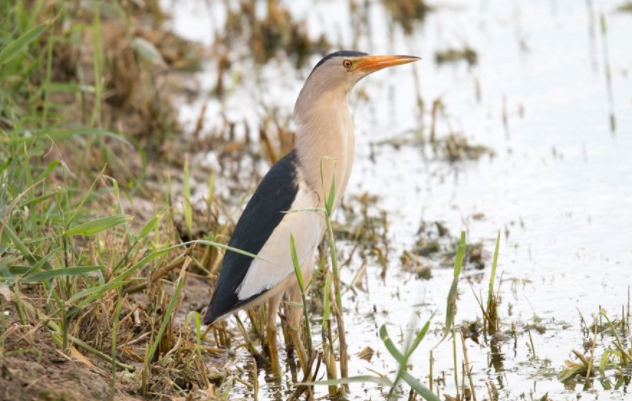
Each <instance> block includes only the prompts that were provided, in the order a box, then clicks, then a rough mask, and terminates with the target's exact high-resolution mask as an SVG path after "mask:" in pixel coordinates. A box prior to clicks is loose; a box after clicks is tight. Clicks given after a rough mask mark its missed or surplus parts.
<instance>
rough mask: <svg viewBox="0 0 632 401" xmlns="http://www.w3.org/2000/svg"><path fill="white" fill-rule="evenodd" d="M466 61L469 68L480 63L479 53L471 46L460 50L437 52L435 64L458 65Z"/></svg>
mask: <svg viewBox="0 0 632 401" xmlns="http://www.w3.org/2000/svg"><path fill="white" fill-rule="evenodd" d="M462 61H465V62H466V63H467V65H468V66H469V67H473V66H475V65H476V63H477V62H478V53H477V52H476V51H475V50H474V49H472V48H471V47H469V46H463V47H462V48H460V49H454V48H448V49H444V50H437V51H436V52H435V62H436V63H437V65H439V66H442V65H445V64H457V63H460V62H462Z"/></svg>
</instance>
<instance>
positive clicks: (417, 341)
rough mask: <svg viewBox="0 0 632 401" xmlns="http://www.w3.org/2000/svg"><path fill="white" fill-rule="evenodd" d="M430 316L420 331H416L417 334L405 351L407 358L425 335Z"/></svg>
mask: <svg viewBox="0 0 632 401" xmlns="http://www.w3.org/2000/svg"><path fill="white" fill-rule="evenodd" d="M432 316H434V313H433V314H432ZM432 316H430V319H428V321H427V322H426V324H425V325H424V327H423V328H422V329H421V331H420V332H419V333H417V336H416V337H415V340H414V341H413V343H412V345H411V346H410V348H409V349H408V350H407V351H406V357H407V358H409V357H410V356H411V355H412V354H413V352H415V350H416V349H417V347H418V346H419V344H420V343H421V341H422V340H423V339H424V337H426V334H427V333H428V329H430V320H432Z"/></svg>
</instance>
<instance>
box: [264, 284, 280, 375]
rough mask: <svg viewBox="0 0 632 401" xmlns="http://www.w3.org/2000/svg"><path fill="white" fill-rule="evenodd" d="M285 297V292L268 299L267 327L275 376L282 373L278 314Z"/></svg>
mask: <svg viewBox="0 0 632 401" xmlns="http://www.w3.org/2000/svg"><path fill="white" fill-rule="evenodd" d="M281 298H283V292H280V293H279V294H277V295H275V296H273V297H272V298H270V300H269V301H268V321H267V322H266V327H267V331H268V352H269V353H270V364H271V365H272V372H273V373H274V375H275V376H280V375H281V369H280V366H279V352H278V350H277V326H276V315H277V312H278V310H279V304H280V303H281Z"/></svg>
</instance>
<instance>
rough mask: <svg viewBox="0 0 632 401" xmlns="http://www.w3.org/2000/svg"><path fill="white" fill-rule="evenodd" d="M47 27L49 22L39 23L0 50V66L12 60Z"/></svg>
mask: <svg viewBox="0 0 632 401" xmlns="http://www.w3.org/2000/svg"><path fill="white" fill-rule="evenodd" d="M47 28H48V23H44V24H41V25H38V26H36V27H34V28H31V29H29V30H28V31H26V32H24V33H23V34H22V35H21V36H20V37H19V38H17V39H15V40H13V41H11V42H10V43H9V44H8V45H7V46H6V47H5V48H4V49H2V50H0V66H2V65H3V64H6V63H8V62H9V61H11V60H12V59H13V58H14V57H15V56H17V55H18V54H19V53H20V52H21V51H22V50H23V49H24V48H25V47H26V46H28V45H29V44H30V43H31V42H33V41H34V40H35V39H37V38H38V37H39V36H40V35H41V34H42V33H43V32H44V31H45V30H46V29H47Z"/></svg>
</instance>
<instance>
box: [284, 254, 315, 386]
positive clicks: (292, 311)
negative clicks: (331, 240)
mask: <svg viewBox="0 0 632 401" xmlns="http://www.w3.org/2000/svg"><path fill="white" fill-rule="evenodd" d="M308 260H309V262H308V266H303V268H302V269H301V270H302V272H303V282H304V285H305V286H307V284H308V283H309V281H310V279H311V277H312V270H313V269H312V258H308ZM287 293H288V298H289V302H288V303H287V304H286V313H285V315H286V318H287V322H288V326H289V328H290V337H291V339H292V343H293V344H294V349H295V350H296V354H297V355H298V361H299V363H300V364H301V369H302V370H303V373H305V375H307V374H309V373H308V372H307V363H308V360H309V358H310V356H311V355H307V351H306V350H305V346H304V345H303V340H302V338H301V332H302V330H301V328H302V326H301V319H302V317H303V308H301V307H299V306H297V305H302V303H303V297H302V295H301V289H300V288H299V286H298V282H294V284H293V285H291V286H290V288H289V289H288V291H287Z"/></svg>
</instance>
